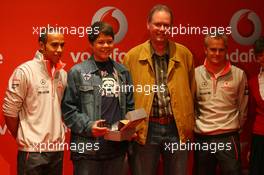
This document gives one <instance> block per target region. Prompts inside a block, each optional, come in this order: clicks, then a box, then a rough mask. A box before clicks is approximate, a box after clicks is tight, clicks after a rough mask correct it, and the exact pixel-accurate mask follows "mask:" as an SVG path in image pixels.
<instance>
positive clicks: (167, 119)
mask: <svg viewBox="0 0 264 175" xmlns="http://www.w3.org/2000/svg"><path fill="white" fill-rule="evenodd" d="M149 121H150V122H153V123H159V124H161V125H166V124H170V123H171V122H174V117H173V115H169V116H165V117H151V116H150V117H149Z"/></svg>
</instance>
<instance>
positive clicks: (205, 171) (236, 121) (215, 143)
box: [194, 34, 248, 175]
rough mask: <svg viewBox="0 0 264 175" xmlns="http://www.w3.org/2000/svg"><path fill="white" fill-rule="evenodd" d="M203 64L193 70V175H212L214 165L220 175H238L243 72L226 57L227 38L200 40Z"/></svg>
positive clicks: (243, 106)
mask: <svg viewBox="0 0 264 175" xmlns="http://www.w3.org/2000/svg"><path fill="white" fill-rule="evenodd" d="M204 42H205V46H204V50H205V55H206V58H205V61H204V64H203V65H201V66H199V67H197V68H196V69H195V79H196V83H197V91H196V102H197V106H196V107H197V115H196V120H195V123H196V126H195V128H194V132H195V139H196V143H200V145H205V144H206V145H208V149H206V147H202V149H200V150H195V159H194V160H195V161H194V164H195V169H194V172H195V174H197V175H214V174H215V173H216V167H217V165H219V166H220V169H221V174H223V175H229V174H230V175H239V174H241V163H240V161H241V159H240V142H239V133H238V131H239V130H240V129H241V128H242V126H243V124H244V122H245V120H246V115H247V112H246V111H247V102H248V90H247V79H246V75H245V73H244V71H243V70H241V69H239V68H237V67H235V66H233V65H231V64H230V62H229V60H227V58H226V54H227V36H226V35H224V34H214V35H213V34H209V35H207V36H205V39H204Z"/></svg>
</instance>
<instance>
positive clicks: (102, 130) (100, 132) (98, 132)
mask: <svg viewBox="0 0 264 175" xmlns="http://www.w3.org/2000/svg"><path fill="white" fill-rule="evenodd" d="M104 122H105V120H97V121H95V123H94V124H93V126H92V135H93V136H94V137H100V136H104V135H105V134H106V133H108V132H109V129H108V128H107V127H100V125H102V123H104Z"/></svg>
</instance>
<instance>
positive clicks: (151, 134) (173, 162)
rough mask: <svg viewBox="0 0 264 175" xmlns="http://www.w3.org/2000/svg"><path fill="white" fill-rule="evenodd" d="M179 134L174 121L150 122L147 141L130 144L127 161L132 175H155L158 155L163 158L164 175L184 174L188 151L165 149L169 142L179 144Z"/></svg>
mask: <svg viewBox="0 0 264 175" xmlns="http://www.w3.org/2000/svg"><path fill="white" fill-rule="evenodd" d="M179 142H180V141H179V136H178V132H177V128H176V125H175V123H174V122H172V123H170V124H167V125H160V124H159V123H154V122H150V123H149V130H148V137H147V143H146V144H145V145H140V144H138V143H136V142H134V143H132V144H131V147H130V150H129V151H130V152H129V163H130V168H131V171H132V174H133V175H155V174H156V172H157V167H158V164H159V160H160V157H161V158H162V160H163V172H164V175H186V173H187V162H188V151H187V150H184V151H180V150H176V151H174V152H173V153H172V152H170V151H168V150H166V149H165V148H166V145H168V144H169V143H177V144H179Z"/></svg>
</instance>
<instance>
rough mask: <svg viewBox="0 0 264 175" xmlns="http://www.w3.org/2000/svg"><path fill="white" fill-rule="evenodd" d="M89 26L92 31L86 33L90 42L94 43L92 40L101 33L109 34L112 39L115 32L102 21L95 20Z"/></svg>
mask: <svg viewBox="0 0 264 175" xmlns="http://www.w3.org/2000/svg"><path fill="white" fill-rule="evenodd" d="M91 27H92V30H93V31H92V32H91V33H90V34H88V39H89V42H90V43H91V44H93V43H94V41H95V40H96V39H97V38H98V36H99V35H100V34H101V33H102V34H104V35H107V36H111V37H112V38H113V40H114V39H115V33H114V30H113V27H112V26H111V25H110V24H108V23H106V22H103V21H97V22H95V23H93V25H92V26H91Z"/></svg>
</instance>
